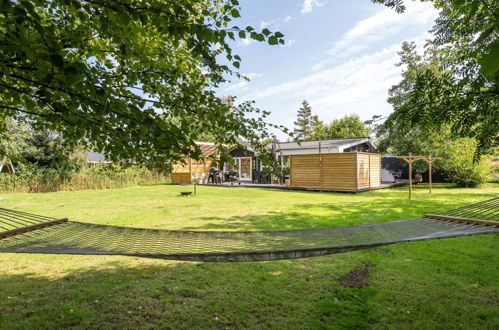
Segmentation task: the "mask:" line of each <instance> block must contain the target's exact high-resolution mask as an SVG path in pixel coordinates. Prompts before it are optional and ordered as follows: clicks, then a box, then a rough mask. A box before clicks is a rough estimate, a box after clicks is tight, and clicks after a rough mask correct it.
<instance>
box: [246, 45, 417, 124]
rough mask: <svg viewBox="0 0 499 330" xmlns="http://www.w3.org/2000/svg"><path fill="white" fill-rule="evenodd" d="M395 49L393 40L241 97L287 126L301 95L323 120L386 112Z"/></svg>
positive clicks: (394, 77) (395, 76)
mask: <svg viewBox="0 0 499 330" xmlns="http://www.w3.org/2000/svg"><path fill="white" fill-rule="evenodd" d="M421 38H422V37H418V38H417V39H421ZM399 50H400V44H398V43H396V44H393V45H391V46H389V47H386V48H384V49H382V50H380V51H378V52H374V53H371V54H365V55H362V56H358V57H356V58H353V59H350V60H348V61H345V62H344V63H342V64H339V65H336V66H333V67H331V68H325V69H322V70H321V71H318V72H314V73H312V74H310V75H308V76H306V77H303V78H300V79H296V80H293V81H289V82H285V83H281V84H277V85H275V86H271V87H268V88H265V89H262V90H258V91H255V92H249V91H248V92H247V94H246V95H245V96H243V97H241V99H244V100H251V99H254V100H256V101H257V103H258V104H262V105H265V107H266V108H268V109H269V110H271V111H272V116H275V117H273V119H274V120H276V121H278V122H279V123H282V124H284V125H287V126H288V127H292V122H293V120H294V119H295V116H296V109H298V107H299V104H300V102H301V101H302V100H304V99H306V100H308V101H309V102H310V104H311V105H312V109H313V112H314V113H315V114H317V115H318V116H319V118H320V119H321V120H326V121H331V120H333V119H335V118H339V117H342V116H344V115H346V114H351V113H356V114H358V115H360V117H361V118H362V119H363V120H366V119H370V118H371V117H372V116H373V115H377V114H380V115H387V114H389V113H390V112H391V110H392V109H391V106H390V105H389V104H388V103H387V102H386V99H387V97H388V89H389V88H390V87H391V86H392V85H394V84H396V83H398V82H399V81H400V79H401V76H400V71H401V68H400V67H396V66H395V65H394V64H395V63H397V62H398V60H399V57H398V55H397V52H398V51H399Z"/></svg>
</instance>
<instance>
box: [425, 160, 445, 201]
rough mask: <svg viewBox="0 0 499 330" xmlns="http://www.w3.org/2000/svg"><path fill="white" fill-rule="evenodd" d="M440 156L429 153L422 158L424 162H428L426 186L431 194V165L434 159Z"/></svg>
mask: <svg viewBox="0 0 499 330" xmlns="http://www.w3.org/2000/svg"><path fill="white" fill-rule="evenodd" d="M439 159H441V158H439V157H432V156H431V155H429V156H428V157H424V158H423V160H424V161H425V162H427V163H428V172H429V173H428V188H429V190H430V194H431V188H432V187H431V185H432V165H433V163H434V162H435V161H437V160H439Z"/></svg>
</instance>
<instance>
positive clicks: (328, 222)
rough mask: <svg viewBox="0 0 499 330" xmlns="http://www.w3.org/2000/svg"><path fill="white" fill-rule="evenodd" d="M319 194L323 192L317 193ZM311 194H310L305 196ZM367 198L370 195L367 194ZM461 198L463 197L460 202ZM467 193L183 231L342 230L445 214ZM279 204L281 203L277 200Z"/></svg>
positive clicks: (390, 198) (212, 220) (272, 215)
mask: <svg viewBox="0 0 499 330" xmlns="http://www.w3.org/2000/svg"><path fill="white" fill-rule="evenodd" d="M318 193H320V192H318ZM304 194H310V192H307V193H304ZM365 194H369V193H368V192H366V193H365ZM460 195H462V196H461V197H463V198H460ZM465 196H466V199H468V200H469V198H470V195H469V194H467V193H462V194H459V193H457V194H456V193H453V194H439V196H438V197H435V198H431V197H428V196H424V197H425V199H419V200H418V199H413V200H409V199H400V192H388V191H387V192H386V194H384V195H383V196H381V197H379V198H376V199H368V200H366V199H362V200H360V201H356V198H355V197H356V196H355V195H352V199H351V200H350V201H348V202H345V203H343V204H339V203H338V202H335V203H302V204H295V205H293V209H294V210H292V211H288V212H277V211H270V212H266V213H264V214H255V215H247V216H233V217H230V218H227V217H223V215H222V216H210V217H199V218H198V220H200V221H201V222H203V224H201V225H199V226H195V227H192V226H188V227H183V228H182V229H184V230H286V229H307V228H322V227H339V226H350V225H360V224H368V223H379V222H386V221H395V220H407V219H413V218H419V217H421V216H423V215H424V214H426V213H439V212H444V211H447V210H450V209H453V208H456V207H459V206H463V202H462V200H464V197H465ZM492 197H494V196H492V195H491V194H487V193H483V194H480V193H476V192H475V193H473V198H474V200H476V201H480V200H487V199H490V198H492ZM276 200H279V199H276Z"/></svg>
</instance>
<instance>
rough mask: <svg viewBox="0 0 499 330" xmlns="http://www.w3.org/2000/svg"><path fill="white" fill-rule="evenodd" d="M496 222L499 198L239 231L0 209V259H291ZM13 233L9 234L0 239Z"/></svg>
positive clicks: (487, 227)
mask: <svg viewBox="0 0 499 330" xmlns="http://www.w3.org/2000/svg"><path fill="white" fill-rule="evenodd" d="M458 218H459V221H458ZM463 219H464V220H465V221H464V220H463ZM470 220H473V222H470ZM498 220H499V198H494V199H491V200H488V201H483V202H480V203H476V204H472V205H468V206H465V207H461V208H458V209H454V210H450V211H448V212H444V213H442V214H437V215H427V216H426V217H421V218H417V219H411V220H401V221H389V222H383V223H373V224H366V225H357V226H346V227H332V228H319V229H301V230H282V231H244V232H237V231H232V232H220V231H175V230H157V229H143V228H130V227H118V226H106V225H97V224H91V223H83V222H74V221H67V219H56V220H53V219H51V218H49V217H44V216H39V215H33V214H29V213H25V212H20V211H15V210H8V209H1V208H0V231H1V230H4V231H3V232H0V237H4V238H3V239H0V252H6V253H50V254H85V255H124V256H137V257H147V258H160V259H172V260H187V261H260V260H278V259H295V258H303V257H312V256H322V255H327V254H333V253H340V252H347V251H353V250H359V249H366V248H372V247H377V246H383V245H388V244H394V243H401V242H412V241H421V240H431V239H439V238H450V237H458V236H467V235H475V234H486V233H498V232H499V227H498V226H496V224H497V222H498ZM49 224H50V225H49ZM28 228H29V230H28ZM12 231H14V232H15V235H6V234H5V233H6V232H12Z"/></svg>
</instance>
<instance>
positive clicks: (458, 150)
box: [438, 138, 492, 187]
mask: <svg viewBox="0 0 499 330" xmlns="http://www.w3.org/2000/svg"><path fill="white" fill-rule="evenodd" d="M475 147H476V141H475V140H473V139H469V138H462V139H457V140H452V141H449V142H448V143H447V144H446V145H445V146H442V149H441V151H440V154H441V157H442V160H440V161H439V164H438V168H440V169H442V170H444V171H445V172H446V173H447V175H448V177H449V181H450V182H452V183H455V184H456V185H457V186H459V187H479V186H481V185H482V184H484V183H485V182H487V181H489V180H490V178H491V175H492V165H491V163H490V158H489V157H486V156H482V158H481V159H480V161H478V162H474V161H473V155H474V151H475Z"/></svg>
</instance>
